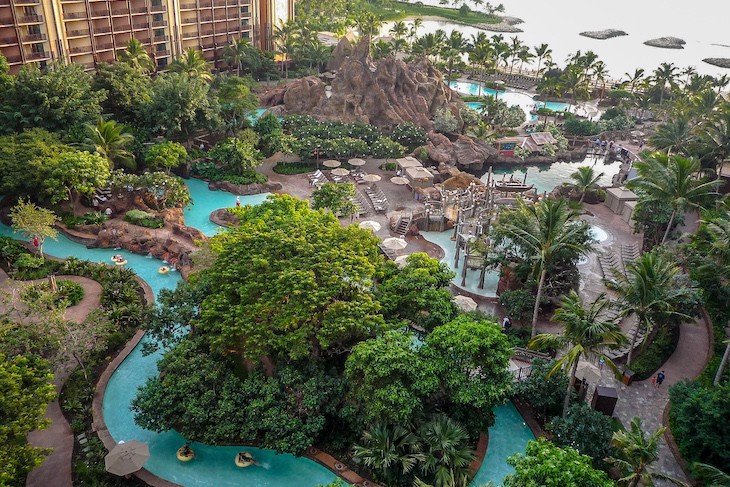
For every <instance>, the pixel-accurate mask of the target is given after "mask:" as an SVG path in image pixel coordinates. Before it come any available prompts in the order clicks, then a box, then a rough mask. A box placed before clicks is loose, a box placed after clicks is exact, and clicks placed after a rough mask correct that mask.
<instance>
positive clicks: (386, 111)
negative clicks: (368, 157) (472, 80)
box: [261, 38, 464, 131]
mask: <svg viewBox="0 0 730 487" xmlns="http://www.w3.org/2000/svg"><path fill="white" fill-rule="evenodd" d="M348 45H349V46H350V47H349V48H348ZM350 50H351V51H350ZM348 53H350V54H349V55H348ZM330 62H331V65H332V66H338V68H337V71H336V73H335V74H336V75H335V78H334V80H333V81H332V85H331V91H329V96H328V93H327V92H328V90H327V89H326V86H327V85H326V84H325V83H324V81H322V80H320V79H319V78H316V77H313V76H310V77H307V78H303V79H299V80H296V81H293V82H291V83H289V84H287V85H285V86H283V87H278V88H275V89H273V90H270V91H269V92H267V93H264V94H263V95H262V96H261V102H262V104H263V105H264V106H267V107H275V106H277V105H283V106H284V108H285V110H286V113H300V114H309V115H313V116H315V117H317V118H320V119H325V120H326V119H329V120H341V121H343V122H354V121H361V122H365V123H370V124H373V125H376V126H378V127H380V128H382V129H384V130H386V131H388V130H392V129H393V128H394V127H395V126H396V125H397V124H399V123H402V122H406V121H409V122H413V123H415V124H417V125H419V126H421V127H424V128H427V129H430V128H432V127H433V122H432V121H431V120H432V119H433V117H434V115H435V114H436V112H437V111H438V110H440V109H445V110H449V111H451V112H452V113H453V114H454V116H455V117H456V119H457V122H458V124H459V127H461V126H462V124H463V122H462V121H461V114H460V113H459V110H460V109H461V108H462V107H463V106H464V103H463V102H462V101H461V100H460V99H459V97H458V95H456V94H455V93H454V92H453V91H451V89H449V88H448V87H447V86H446V85H445V84H444V80H443V76H442V75H441V73H440V72H439V71H438V70H436V69H435V68H434V67H433V66H432V65H431V63H430V62H428V60H426V59H425V58H419V59H416V60H415V61H413V62H412V63H409V64H407V63H405V62H404V61H402V60H399V59H395V58H394V57H388V58H385V59H380V60H378V61H376V62H373V61H372V60H371V58H370V43H369V41H368V39H367V38H366V39H363V40H362V41H361V42H360V43H359V44H358V45H357V46H355V47H354V48H352V46H351V44H350V41H349V40H348V39H347V38H343V39H342V40H341V41H340V44H339V45H338V48H337V49H336V50H335V55H334V56H333V57H332V60H331V61H330ZM277 110H279V113H281V110H280V109H277Z"/></svg>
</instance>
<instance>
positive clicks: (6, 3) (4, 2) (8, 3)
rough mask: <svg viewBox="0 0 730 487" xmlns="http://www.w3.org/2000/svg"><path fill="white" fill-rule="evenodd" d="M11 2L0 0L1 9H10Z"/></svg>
mask: <svg viewBox="0 0 730 487" xmlns="http://www.w3.org/2000/svg"><path fill="white" fill-rule="evenodd" d="M9 6H10V0H0V7H9Z"/></svg>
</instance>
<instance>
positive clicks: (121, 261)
mask: <svg viewBox="0 0 730 487" xmlns="http://www.w3.org/2000/svg"><path fill="white" fill-rule="evenodd" d="M126 263H127V259H122V260H117V261H114V264H116V265H119V266H122V265H124V264H126Z"/></svg>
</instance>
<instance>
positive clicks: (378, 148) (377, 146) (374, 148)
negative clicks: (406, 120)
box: [370, 137, 406, 159]
mask: <svg viewBox="0 0 730 487" xmlns="http://www.w3.org/2000/svg"><path fill="white" fill-rule="evenodd" d="M405 154H406V148H405V147H403V146H402V145H401V144H399V143H398V142H394V141H392V140H390V139H389V138H388V137H380V138H379V139H378V140H376V141H375V142H374V143H373V144H372V145H371V146H370V155H372V156H373V157H375V158H376V159H385V158H386V157H403V156H404V155H405Z"/></svg>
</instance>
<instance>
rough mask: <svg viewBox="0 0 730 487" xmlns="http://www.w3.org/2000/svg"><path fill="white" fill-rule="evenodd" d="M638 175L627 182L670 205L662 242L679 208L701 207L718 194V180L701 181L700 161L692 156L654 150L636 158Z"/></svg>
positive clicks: (665, 238) (645, 193) (642, 192)
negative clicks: (639, 159)
mask: <svg viewBox="0 0 730 487" xmlns="http://www.w3.org/2000/svg"><path fill="white" fill-rule="evenodd" d="M634 168H636V171H637V174H638V176H637V177H636V178H634V179H632V180H631V181H630V182H629V183H627V186H628V187H629V188H630V189H632V190H637V191H639V192H640V194H644V195H646V197H647V198H649V199H650V200H657V201H661V202H665V203H668V204H669V205H671V207H672V216H671V217H670V218H669V223H668V224H667V229H666V231H665V232H664V237H663V238H662V243H665V242H666V241H667V237H668V236H669V231H670V230H671V228H672V225H673V224H674V219H675V218H676V216H677V213H678V212H679V211H685V210H687V209H689V208H702V207H703V206H704V205H705V203H706V202H707V201H709V200H710V199H711V198H712V197H713V196H715V195H716V194H717V192H716V190H717V188H718V185H719V183H720V182H719V181H707V182H703V181H701V180H698V179H697V177H696V176H697V172H698V171H699V169H700V163H699V161H697V160H696V159H694V158H685V157H680V156H668V155H666V154H662V153H660V152H655V153H653V154H651V155H650V156H648V157H646V158H645V159H643V160H641V161H639V162H635V163H634Z"/></svg>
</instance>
